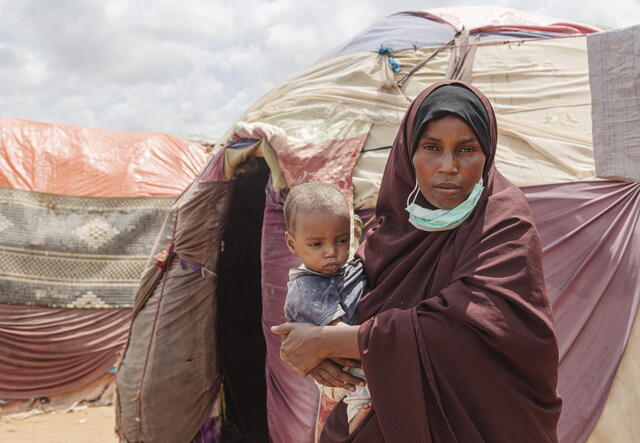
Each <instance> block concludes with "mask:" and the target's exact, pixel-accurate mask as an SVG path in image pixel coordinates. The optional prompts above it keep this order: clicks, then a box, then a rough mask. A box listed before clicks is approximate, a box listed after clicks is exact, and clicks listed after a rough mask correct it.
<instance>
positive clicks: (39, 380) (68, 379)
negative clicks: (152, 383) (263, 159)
mask: <svg viewBox="0 0 640 443" xmlns="http://www.w3.org/2000/svg"><path fill="white" fill-rule="evenodd" d="M205 157H206V153H205V147H204V146H202V145H200V144H198V143H192V142H187V141H185V140H182V139H179V138H177V137H174V136H170V135H167V134H162V133H144V132H128V131H107V130H102V129H90V128H80V127H74V126H67V125H58V124H50V123H38V122H31V121H26V120H14V119H0V414H2V415H4V414H9V413H16V412H27V411H32V410H34V409H36V410H37V409H40V410H49V409H65V408H68V407H70V406H72V405H74V404H77V403H79V402H82V401H85V402H93V403H100V402H101V401H105V402H110V401H111V398H112V395H109V393H110V392H111V393H112V392H113V385H114V380H115V375H114V373H113V372H114V371H113V368H114V365H115V364H116V360H117V354H118V353H119V352H121V351H122V347H123V346H124V344H125V342H126V338H127V333H128V330H129V323H130V319H131V315H130V314H131V307H132V306H133V301H134V296H135V292H136V289H137V287H138V285H139V280H140V275H141V274H142V271H143V269H144V264H145V262H146V261H147V257H148V255H149V252H150V251H151V247H152V246H153V242H154V240H155V237H156V236H157V233H158V231H159V229H160V228H161V226H162V222H163V221H164V218H165V216H166V213H167V210H168V208H169V207H170V206H171V204H172V203H173V201H174V200H175V198H176V196H177V195H178V194H180V193H181V192H182V190H183V189H184V188H185V187H186V186H187V185H188V184H189V182H190V181H191V180H192V179H193V178H194V177H195V176H196V174H197V171H198V170H200V169H201V168H202V166H203V165H204V162H205Z"/></svg>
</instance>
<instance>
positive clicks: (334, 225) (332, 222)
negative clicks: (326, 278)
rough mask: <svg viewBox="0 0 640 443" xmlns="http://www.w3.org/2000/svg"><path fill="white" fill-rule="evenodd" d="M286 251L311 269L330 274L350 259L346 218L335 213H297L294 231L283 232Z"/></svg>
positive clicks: (347, 221)
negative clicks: (287, 249) (291, 232)
mask: <svg viewBox="0 0 640 443" xmlns="http://www.w3.org/2000/svg"><path fill="white" fill-rule="evenodd" d="M285 239H286V241H287V246H288V247H289V250H290V251H291V252H293V253H294V254H296V255H297V256H298V257H300V260H302V263H304V264H305V266H306V267H307V268H309V269H311V270H312V271H315V272H320V273H321V274H333V273H334V272H336V271H337V270H338V269H340V267H341V266H342V265H344V264H345V263H346V262H347V259H348V258H349V239H350V231H349V218H348V217H344V216H340V215H336V214H298V215H297V218H296V223H295V232H294V233H293V234H290V233H289V232H286V233H285Z"/></svg>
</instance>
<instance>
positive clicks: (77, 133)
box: [0, 119, 206, 197]
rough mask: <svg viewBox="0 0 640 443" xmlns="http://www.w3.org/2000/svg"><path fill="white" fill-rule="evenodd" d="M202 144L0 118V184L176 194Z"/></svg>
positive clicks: (69, 191)
mask: <svg viewBox="0 0 640 443" xmlns="http://www.w3.org/2000/svg"><path fill="white" fill-rule="evenodd" d="M205 157H206V154H205V148H204V146H202V145H200V144H199V143H195V142H188V141H186V140H182V139H180V138H178V137H175V136H173V135H169V134H163V133H160V132H135V131H112V130H107V129H94V128H83V127H79V126H71V125H61V124H54V123H42V122H33V121H28V120H18V119H0V187H4V188H13V189H23V190H26V191H35V192H46V193H50V194H61V195H70V196H77V197H81V196H82V197H175V196H176V195H178V194H180V193H181V192H182V191H183V190H184V189H185V188H186V187H187V186H188V185H189V183H190V182H191V180H192V179H193V178H194V177H195V176H196V175H197V173H198V172H199V171H200V169H201V168H202V167H203V166H204V163H205Z"/></svg>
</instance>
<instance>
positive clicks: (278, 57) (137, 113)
mask: <svg viewBox="0 0 640 443" xmlns="http://www.w3.org/2000/svg"><path fill="white" fill-rule="evenodd" d="M483 3H485V0H478V1H476V0H469V1H466V2H463V3H462V4H467V5H472V4H483ZM493 3H497V4H500V5H503V6H510V7H513V8H520V9H525V10H529V11H534V12H539V13H542V14H547V15H551V16H554V17H558V18H560V19H567V20H583V21H589V22H593V23H601V24H604V25H609V26H613V27H621V26H628V25H632V24H634V21H636V22H637V20H638V19H639V18H640V4H638V2H637V0H618V1H617V2H616V3H615V7H613V6H611V2H600V1H598V0H589V1H580V0H565V1H564V2H555V1H553V2H552V1H550V0H549V1H541V2H531V1H530V0H498V1H495V0H494V1H493ZM448 5H450V2H448V1H446V0H433V1H430V2H427V3H425V2H424V0H406V1H403V2H399V3H396V2H394V3H392V2H389V1H388V0H368V1H367V0H352V1H344V0H340V1H338V0H326V1H324V2H318V1H310V0H304V1H301V0H298V1H294V0H272V1H265V0H262V1H261V0H240V1H237V2H228V1H222V0H218V1H207V0H188V1H183V2H176V1H169V0H155V1H149V0H147V1H142V0H137V1H132V0H110V1H108V2H93V1H72V0H58V1H56V2H42V1H37V0H31V1H29V0H21V1H17V2H16V1H11V0H0V10H2V11H3V13H2V15H1V16H0V59H1V60H2V65H3V66H2V69H1V70H0V100H1V102H2V104H3V106H2V108H0V109H1V110H0V116H1V117H19V118H28V119H33V120H44V121H55V122H61V123H69V124H76V125H85V126H97V127H104V128H110V129H132V130H152V131H166V132H171V133H174V134H179V135H203V136H207V137H209V138H215V137H217V136H219V135H221V134H222V133H223V132H224V131H226V129H227V128H228V127H229V126H230V125H231V124H232V123H233V122H234V121H235V120H236V119H237V118H239V117H240V115H241V114H242V113H243V112H244V110H245V109H246V108H247V107H248V106H250V105H251V104H252V103H253V102H255V101H256V100H257V99H258V98H259V97H260V96H261V95H263V94H264V93H266V92H267V91H268V90H269V89H270V88H272V87H274V86H276V85H277V84H278V83H280V82H282V81H284V80H285V79H286V78H288V77H290V76H292V75H294V74H296V73H297V72H299V71H301V70H302V69H304V68H306V67H308V66H309V65H310V64H312V63H314V62H315V61H316V60H318V59H320V58H321V57H322V56H323V55H324V54H326V53H328V52H329V51H330V50H332V49H333V48H334V47H336V46H338V45H340V44H343V43H345V42H346V41H347V40H348V39H349V38H350V37H351V36H353V35H355V34H357V33H358V32H359V31H361V30H362V29H363V28H365V27H366V26H368V25H369V24H371V23H372V22H374V21H375V20H377V19H380V18H382V17H384V16H386V15H389V14H391V13H393V12H398V11H405V10H420V9H425V8H426V7H429V8H433V7H440V6H448Z"/></svg>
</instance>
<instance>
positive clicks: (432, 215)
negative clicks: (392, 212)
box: [405, 177, 484, 232]
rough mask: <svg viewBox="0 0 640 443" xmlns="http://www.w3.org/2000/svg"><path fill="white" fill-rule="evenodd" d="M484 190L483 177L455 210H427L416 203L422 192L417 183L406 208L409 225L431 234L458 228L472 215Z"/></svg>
mask: <svg viewBox="0 0 640 443" xmlns="http://www.w3.org/2000/svg"><path fill="white" fill-rule="evenodd" d="M483 189H484V186H483V184H482V177H480V181H479V182H478V183H476V184H475V185H474V186H473V189H472V190H471V193H470V194H469V197H467V199H466V200H465V201H463V202H462V203H460V204H459V205H458V206H456V207H455V208H451V209H427V208H423V207H422V206H419V205H417V204H416V203H415V201H416V198H417V197H418V193H419V192H420V189H419V186H418V183H416V187H415V188H414V189H413V191H411V193H410V194H409V196H408V197H407V207H406V208H405V210H406V211H407V212H408V213H409V223H411V224H412V225H413V226H415V227H416V228H417V229H421V230H423V231H429V232H432V231H446V230H448V229H453V228H457V227H458V226H460V225H461V224H462V222H463V221H465V220H466V219H467V218H468V217H469V215H471V212H472V211H473V208H475V207H476V204H477V203H478V200H479V199H480V195H481V194H482V191H483Z"/></svg>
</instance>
